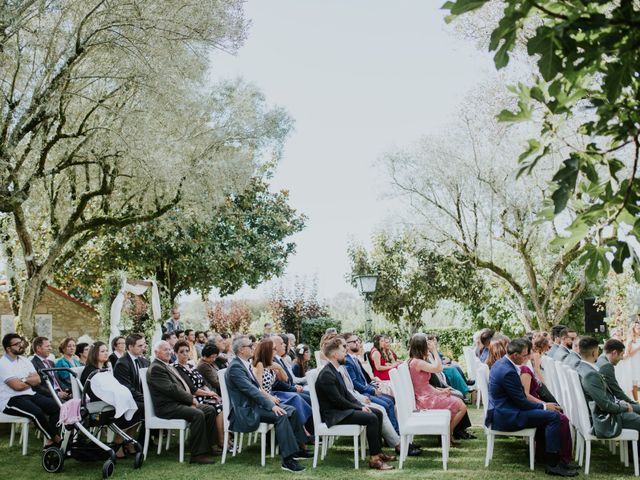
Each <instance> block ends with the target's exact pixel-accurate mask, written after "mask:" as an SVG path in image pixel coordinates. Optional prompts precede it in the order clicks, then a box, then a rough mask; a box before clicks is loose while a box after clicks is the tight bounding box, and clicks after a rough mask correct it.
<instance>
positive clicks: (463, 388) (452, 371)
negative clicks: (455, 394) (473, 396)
mask: <svg viewBox="0 0 640 480" xmlns="http://www.w3.org/2000/svg"><path fill="white" fill-rule="evenodd" d="M442 372H443V373H444V376H445V377H446V378H447V383H448V384H449V386H450V387H451V388H453V389H454V390H458V391H459V392H460V393H461V394H462V395H466V394H467V393H469V387H468V386H467V382H465V381H464V378H463V377H462V375H461V374H460V372H459V371H458V369H457V368H456V367H444V368H443V369H442Z"/></svg>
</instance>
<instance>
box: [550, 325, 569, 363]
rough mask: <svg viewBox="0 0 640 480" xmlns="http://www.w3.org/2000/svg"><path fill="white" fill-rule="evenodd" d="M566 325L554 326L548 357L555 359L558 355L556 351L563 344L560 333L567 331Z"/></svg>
mask: <svg viewBox="0 0 640 480" xmlns="http://www.w3.org/2000/svg"><path fill="white" fill-rule="evenodd" d="M566 328H567V327H566V325H554V326H553V327H552V328H551V348H550V349H549V351H548V352H547V355H548V356H550V357H551V358H553V356H554V355H555V353H556V350H557V349H558V348H559V347H560V343H562V339H561V338H560V332H562V331H563V330H564V329H566Z"/></svg>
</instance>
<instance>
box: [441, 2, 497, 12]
mask: <svg viewBox="0 0 640 480" xmlns="http://www.w3.org/2000/svg"><path fill="white" fill-rule="evenodd" d="M488 1H489V0H458V1H457V2H446V3H445V4H444V5H443V6H442V8H443V9H444V10H449V11H450V12H451V14H452V15H461V14H463V13H466V12H470V11H472V10H477V9H478V8H480V7H482V6H484V4H485V3H487V2H488Z"/></svg>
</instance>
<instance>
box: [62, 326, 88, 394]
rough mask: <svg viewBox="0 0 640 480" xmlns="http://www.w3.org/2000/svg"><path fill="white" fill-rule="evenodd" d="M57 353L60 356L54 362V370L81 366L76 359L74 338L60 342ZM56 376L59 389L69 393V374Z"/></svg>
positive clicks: (63, 373) (64, 373)
mask: <svg viewBox="0 0 640 480" xmlns="http://www.w3.org/2000/svg"><path fill="white" fill-rule="evenodd" d="M58 351H59V352H60V353H61V354H62V356H61V357H60V358H59V359H58V360H56V368H75V367H81V366H82V365H81V364H80V361H79V360H78V359H77V357H76V341H75V339H74V338H71V337H67V338H65V339H64V340H62V343H60V346H59V347H58ZM56 375H57V377H58V383H59V384H60V388H61V389H62V390H64V391H66V392H69V393H71V378H70V377H71V375H70V374H69V372H57V373H56Z"/></svg>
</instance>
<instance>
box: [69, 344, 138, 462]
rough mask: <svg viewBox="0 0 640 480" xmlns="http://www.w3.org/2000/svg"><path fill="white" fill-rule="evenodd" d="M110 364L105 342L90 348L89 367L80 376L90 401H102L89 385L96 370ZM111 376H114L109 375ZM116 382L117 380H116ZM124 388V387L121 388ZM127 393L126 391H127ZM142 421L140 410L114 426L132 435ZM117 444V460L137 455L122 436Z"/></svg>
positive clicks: (116, 439) (116, 437) (118, 436)
mask: <svg viewBox="0 0 640 480" xmlns="http://www.w3.org/2000/svg"><path fill="white" fill-rule="evenodd" d="M108 364H109V352H108V351H107V345H106V344H105V343H103V342H96V343H94V344H93V345H92V346H91V347H90V348H89V354H88V355H87V365H86V366H85V367H84V370H82V374H81V375H80V383H82V385H84V390H83V391H84V393H85V394H86V395H88V396H89V400H90V401H92V402H99V401H101V400H102V399H101V398H100V397H98V396H97V395H96V394H95V393H94V392H93V390H92V388H91V382H89V383H87V379H88V378H89V375H91V374H92V373H93V372H95V371H96V370H102V369H103V368H108ZM109 375H113V374H111V373H109ZM114 380H115V379H114ZM120 388H122V387H120ZM125 393H126V390H125ZM141 421H142V417H141V412H140V411H139V410H138V411H136V413H135V414H134V415H133V416H132V417H131V419H130V420H127V419H126V418H125V417H124V415H123V416H121V417H118V418H116V419H115V421H114V424H115V425H116V426H117V427H118V428H120V429H121V430H123V431H124V432H125V433H128V434H131V433H133V430H135V426H136V425H138V424H139V423H140V422H141ZM114 443H115V444H116V449H115V450H116V458H125V457H126V454H130V455H135V453H136V449H135V447H134V446H133V445H131V444H128V445H126V450H125V446H124V445H123V443H124V439H123V438H122V437H121V436H120V435H116V436H115V439H114Z"/></svg>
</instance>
